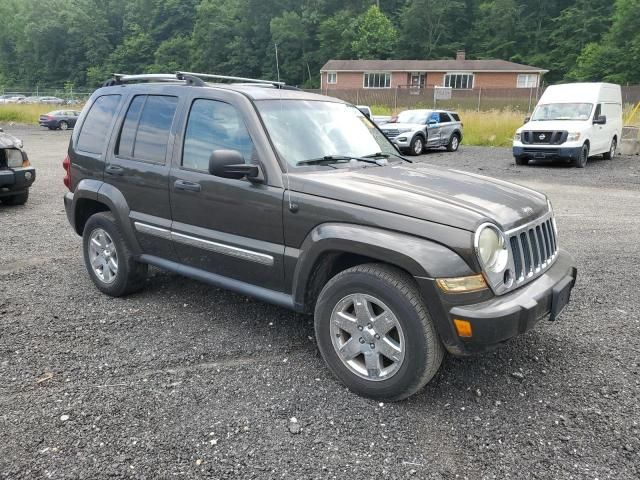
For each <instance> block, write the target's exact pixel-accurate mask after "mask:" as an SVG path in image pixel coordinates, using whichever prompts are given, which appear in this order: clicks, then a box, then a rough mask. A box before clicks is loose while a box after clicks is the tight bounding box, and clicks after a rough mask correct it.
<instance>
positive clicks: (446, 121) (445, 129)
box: [438, 112, 455, 145]
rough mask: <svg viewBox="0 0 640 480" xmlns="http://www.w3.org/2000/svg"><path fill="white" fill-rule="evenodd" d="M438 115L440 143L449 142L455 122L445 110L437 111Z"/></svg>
mask: <svg viewBox="0 0 640 480" xmlns="http://www.w3.org/2000/svg"><path fill="white" fill-rule="evenodd" d="M438 115H439V116H440V143H441V145H446V144H447V143H449V138H451V134H452V133H453V130H454V129H455V124H454V123H453V119H452V118H451V117H450V116H449V114H448V113H447V112H438Z"/></svg>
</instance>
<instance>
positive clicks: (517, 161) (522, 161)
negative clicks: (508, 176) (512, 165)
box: [514, 157, 529, 165]
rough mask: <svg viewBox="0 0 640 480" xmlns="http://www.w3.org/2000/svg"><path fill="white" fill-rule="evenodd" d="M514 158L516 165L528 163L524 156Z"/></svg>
mask: <svg viewBox="0 0 640 480" xmlns="http://www.w3.org/2000/svg"><path fill="white" fill-rule="evenodd" d="M514 158H515V159H516V165H529V159H528V158H526V157H514Z"/></svg>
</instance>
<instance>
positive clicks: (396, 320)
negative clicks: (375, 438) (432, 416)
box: [315, 264, 444, 401]
mask: <svg viewBox="0 0 640 480" xmlns="http://www.w3.org/2000/svg"><path fill="white" fill-rule="evenodd" d="M315 331H316V338H317V341H318V347H319V349H320V353H321V354H322V357H323V358H324V360H325V361H326V363H327V365H328V366H329V368H330V369H331V371H332V372H333V373H334V374H335V376H336V377H338V378H339V379H340V380H341V381H342V382H343V383H344V384H345V385H346V386H347V387H348V388H349V389H350V390H352V391H353V392H355V393H357V394H359V395H362V396H365V397H369V398H374V399H377V400H386V401H397V400H403V399H405V398H407V397H409V396H411V395H413V394H414V393H416V392H417V391H418V390H420V389H421V388H422V387H424V386H425V385H426V384H427V383H428V382H429V380H431V378H433V376H434V375H435V374H436V372H437V371H438V369H439V368H440V364H441V363H442V358H443V356H444V348H443V346H442V344H441V342H440V339H439V338H438V335H437V333H436V329H435V326H434V324H433V321H432V320H431V317H430V316H429V312H428V311H427V307H426V305H425V303H424V300H423V298H422V296H421V294H420V292H419V290H418V287H417V285H416V284H415V282H414V281H413V279H412V278H411V277H410V276H409V275H408V274H406V273H405V272H403V271H402V270H399V269H397V268H395V267H391V266H388V265H384V264H365V265H359V266H356V267H352V268H349V269H347V270H345V271H343V272H341V273H339V274H338V275H336V276H335V277H333V278H332V279H331V280H329V282H328V283H327V284H326V285H325V287H324V288H323V289H322V292H321V293H320V296H319V297H318V301H317V303H316V308H315Z"/></svg>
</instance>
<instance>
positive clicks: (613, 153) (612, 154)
mask: <svg viewBox="0 0 640 480" xmlns="http://www.w3.org/2000/svg"><path fill="white" fill-rule="evenodd" d="M616 148H618V142H616V139H615V138H614V139H612V140H611V146H610V147H609V151H608V152H606V153H603V154H602V158H604V159H605V160H612V159H613V157H615V156H616Z"/></svg>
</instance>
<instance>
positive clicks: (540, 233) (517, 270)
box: [506, 213, 558, 286]
mask: <svg viewBox="0 0 640 480" xmlns="http://www.w3.org/2000/svg"><path fill="white" fill-rule="evenodd" d="M506 235H507V236H508V238H509V246H510V247H511V258H512V259H513V270H514V274H515V275H514V276H515V279H516V280H515V286H519V285H522V284H523V283H525V281H529V280H531V279H533V278H535V277H537V276H538V275H540V274H542V273H543V272H544V271H546V270H547V269H548V268H549V267H550V266H551V264H552V263H553V260H554V259H555V258H556V255H557V253H558V244H557V239H556V232H555V229H554V226H553V218H552V216H551V213H548V214H546V215H544V216H543V217H541V218H539V219H537V220H534V221H533V222H530V223H529V224H527V225H523V226H521V227H518V228H515V229H513V230H511V231H509V232H506Z"/></svg>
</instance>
